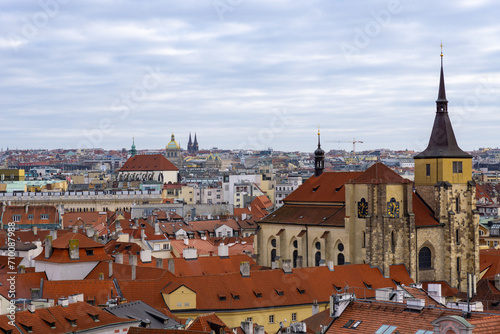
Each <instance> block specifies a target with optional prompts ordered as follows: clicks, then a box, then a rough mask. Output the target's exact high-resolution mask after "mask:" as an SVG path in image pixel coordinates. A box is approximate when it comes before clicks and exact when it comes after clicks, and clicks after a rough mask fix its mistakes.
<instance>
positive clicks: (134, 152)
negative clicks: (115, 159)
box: [130, 138, 137, 157]
mask: <svg viewBox="0 0 500 334" xmlns="http://www.w3.org/2000/svg"><path fill="white" fill-rule="evenodd" d="M136 154H137V150H136V149H135V138H132V147H131V148H130V156H131V157H135V155H136Z"/></svg>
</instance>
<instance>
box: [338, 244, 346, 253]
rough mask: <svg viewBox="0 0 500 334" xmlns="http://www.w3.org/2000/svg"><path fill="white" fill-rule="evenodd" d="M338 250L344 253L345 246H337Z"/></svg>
mask: <svg viewBox="0 0 500 334" xmlns="http://www.w3.org/2000/svg"><path fill="white" fill-rule="evenodd" d="M337 249H338V250H339V252H343V251H344V244H343V243H339V245H338V246H337Z"/></svg>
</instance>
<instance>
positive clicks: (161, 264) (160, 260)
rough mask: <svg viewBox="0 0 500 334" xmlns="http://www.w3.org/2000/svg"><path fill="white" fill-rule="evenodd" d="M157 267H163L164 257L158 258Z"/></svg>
mask: <svg viewBox="0 0 500 334" xmlns="http://www.w3.org/2000/svg"><path fill="white" fill-rule="evenodd" d="M156 268H163V259H158V258H157V259H156Z"/></svg>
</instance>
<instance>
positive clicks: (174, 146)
mask: <svg viewBox="0 0 500 334" xmlns="http://www.w3.org/2000/svg"><path fill="white" fill-rule="evenodd" d="M179 148H180V147H179V144H178V143H177V142H176V141H175V135H174V134H173V133H172V137H170V142H169V143H168V144H167V150H178V149H179Z"/></svg>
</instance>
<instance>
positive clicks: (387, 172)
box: [351, 162, 411, 184]
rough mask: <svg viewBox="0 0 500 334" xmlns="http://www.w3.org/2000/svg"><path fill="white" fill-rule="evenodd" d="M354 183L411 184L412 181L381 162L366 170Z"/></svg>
mask: <svg viewBox="0 0 500 334" xmlns="http://www.w3.org/2000/svg"><path fill="white" fill-rule="evenodd" d="M351 182H352V183H362V184H365V183H390V184H394V183H411V181H410V180H408V179H405V178H403V177H401V176H400V175H399V174H397V173H396V172H394V171H393V170H392V169H390V168H389V167H387V166H386V165H384V164H383V163H381V162H377V163H376V164H374V165H372V166H371V167H370V168H368V169H367V170H365V171H364V172H363V173H362V174H361V175H360V176H358V177H357V178H355V179H353V180H352V181H351Z"/></svg>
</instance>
